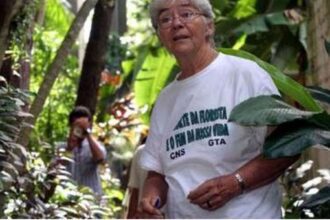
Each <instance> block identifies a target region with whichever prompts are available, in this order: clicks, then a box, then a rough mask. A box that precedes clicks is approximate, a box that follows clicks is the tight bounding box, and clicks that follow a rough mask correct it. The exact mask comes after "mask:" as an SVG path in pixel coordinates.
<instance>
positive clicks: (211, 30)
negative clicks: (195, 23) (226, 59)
mask: <svg viewBox="0 0 330 220" xmlns="http://www.w3.org/2000/svg"><path fill="white" fill-rule="evenodd" d="M206 27H207V30H206V34H207V37H211V36H213V35H214V32H215V26H214V22H213V21H211V20H207V25H206Z"/></svg>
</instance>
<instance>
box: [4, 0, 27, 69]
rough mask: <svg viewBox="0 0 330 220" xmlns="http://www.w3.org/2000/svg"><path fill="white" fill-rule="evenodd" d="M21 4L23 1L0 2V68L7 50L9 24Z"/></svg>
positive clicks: (6, 0)
mask: <svg viewBox="0 0 330 220" xmlns="http://www.w3.org/2000/svg"><path fill="white" fill-rule="evenodd" d="M23 3H24V1H23V0H0V68H1V66H2V60H3V57H4V54H5V51H6V49H7V43H8V42H7V40H8V33H9V29H10V22H11V20H12V18H13V17H14V16H15V15H16V13H17V12H18V11H19V9H20V7H21V6H22V5H23Z"/></svg>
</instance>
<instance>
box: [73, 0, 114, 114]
mask: <svg viewBox="0 0 330 220" xmlns="http://www.w3.org/2000/svg"><path fill="white" fill-rule="evenodd" d="M113 9H114V1H109V0H99V1H98V3H97V4H96V6H95V13H94V17H93V22H92V29H91V34H90V38H89V42H88V44H87V48H86V53H85V58H84V61H83V67H82V73H81V77H80V82H79V87H78V96H77V100H76V105H83V106H86V107H88V108H89V109H90V111H91V113H92V114H93V115H94V113H95V108H96V104H97V97H98V91H99V84H100V79H101V72H102V71H103V69H104V67H105V62H106V52H107V48H108V39H109V33H110V26H111V19H112V12H113Z"/></svg>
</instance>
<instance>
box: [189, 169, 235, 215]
mask: <svg viewBox="0 0 330 220" xmlns="http://www.w3.org/2000/svg"><path fill="white" fill-rule="evenodd" d="M240 193H241V188H240V186H239V184H238V182H237V180H236V178H235V176H234V175H226V176H220V177H216V178H213V179H210V180H207V181H205V182H204V183H202V184H201V185H199V186H198V187H197V188H196V189H194V190H193V191H191V192H190V193H189V195H188V199H189V200H190V202H191V203H193V204H196V205H198V206H200V207H201V208H202V209H206V210H209V211H211V210H216V209H218V208H220V207H221V206H223V205H225V204H226V203H227V202H228V201H229V200H231V199H232V198H233V197H235V196H237V195H239V194H240Z"/></svg>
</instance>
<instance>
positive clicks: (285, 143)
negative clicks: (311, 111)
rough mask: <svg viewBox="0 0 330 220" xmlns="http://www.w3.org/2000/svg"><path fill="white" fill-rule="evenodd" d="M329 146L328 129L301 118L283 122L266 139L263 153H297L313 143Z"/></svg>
mask: <svg viewBox="0 0 330 220" xmlns="http://www.w3.org/2000/svg"><path fill="white" fill-rule="evenodd" d="M317 144H318V145H323V146H326V147H327V148H330V131H329V130H323V129H320V128H319V126H317V125H315V124H312V123H308V122H306V121H302V120H294V121H290V122H287V123H283V124H281V125H279V126H278V127H277V129H276V130H275V131H274V132H272V133H271V134H270V135H269V136H268V137H267V139H266V142H265V144H264V155H265V156H266V157H270V158H278V157H287V156H294V155H298V154H300V153H301V152H303V151H304V150H305V149H307V148H309V147H312V146H314V145H317Z"/></svg>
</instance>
